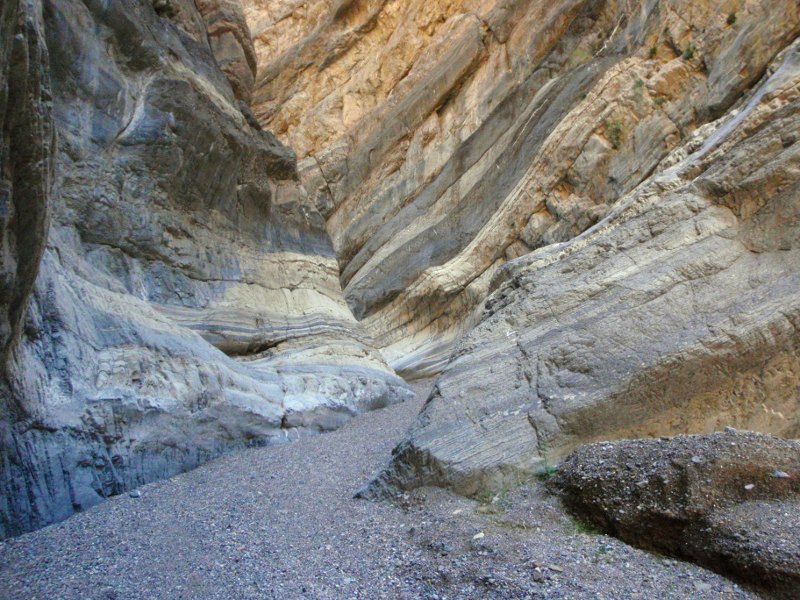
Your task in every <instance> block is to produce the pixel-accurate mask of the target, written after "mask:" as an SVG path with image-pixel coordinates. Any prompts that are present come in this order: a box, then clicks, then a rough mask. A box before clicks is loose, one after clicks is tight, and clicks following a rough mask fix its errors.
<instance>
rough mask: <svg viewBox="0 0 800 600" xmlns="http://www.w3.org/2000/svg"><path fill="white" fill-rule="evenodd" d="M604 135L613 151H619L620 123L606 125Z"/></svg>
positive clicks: (620, 139) (612, 122)
mask: <svg viewBox="0 0 800 600" xmlns="http://www.w3.org/2000/svg"><path fill="white" fill-rule="evenodd" d="M606 135H607V136H608V141H609V142H611V145H612V146H613V147H614V149H615V150H617V149H619V147H620V144H622V123H621V122H620V121H611V123H607V124H606Z"/></svg>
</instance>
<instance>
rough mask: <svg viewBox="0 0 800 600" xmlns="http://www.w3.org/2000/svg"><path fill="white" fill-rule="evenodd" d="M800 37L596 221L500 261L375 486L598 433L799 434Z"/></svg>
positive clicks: (514, 460)
mask: <svg viewBox="0 0 800 600" xmlns="http://www.w3.org/2000/svg"><path fill="white" fill-rule="evenodd" d="M798 139H800V42H794V43H793V44H791V45H790V46H789V47H788V48H786V49H784V50H783V51H782V52H781V53H780V54H779V55H778V56H777V57H776V59H775V60H774V61H773V63H772V64H771V66H770V67H769V68H768V70H767V72H766V73H765V75H764V76H763V78H762V81H761V82H760V83H759V84H758V85H757V86H755V87H754V89H753V91H752V92H751V93H750V94H748V95H747V96H746V97H745V98H744V99H743V100H742V101H741V103H739V104H738V105H737V107H736V108H734V109H733V110H731V111H730V113H729V114H727V115H725V116H724V117H723V118H721V119H720V120H718V121H715V122H714V123H712V124H710V125H708V126H706V127H703V128H701V129H700V130H698V131H697V132H696V135H694V136H692V138H691V139H690V140H688V141H687V142H686V143H684V144H683V145H681V146H680V147H679V148H677V149H676V150H675V151H674V152H673V153H671V154H670V155H669V156H668V157H667V158H666V159H664V160H663V161H662V162H661V163H660V164H659V169H657V172H656V173H655V174H654V175H652V176H651V177H649V178H648V179H647V180H645V181H644V182H643V183H642V184H640V185H639V186H638V187H637V188H636V189H635V190H633V191H632V192H630V193H629V194H627V195H625V196H623V198H622V199H621V200H620V201H619V202H618V203H617V205H616V206H615V207H614V208H613V209H612V210H611V212H610V213H609V214H608V215H607V216H606V217H605V218H604V219H603V220H602V221H601V222H600V223H598V224H597V225H596V226H595V227H593V228H591V229H590V230H588V231H586V232H585V233H583V234H581V235H580V236H578V237H576V238H574V239H573V240H571V241H569V242H566V243H562V244H553V245H550V246H547V247H545V248H542V249H540V250H537V251H535V252H532V253H530V254H528V255H526V256H524V257H521V258H519V259H517V260H514V261H509V262H508V263H506V265H504V266H503V267H502V269H500V270H499V271H498V273H497V274H496V276H495V278H494V279H493V282H492V289H493V290H495V291H494V293H493V294H492V295H491V296H490V297H489V299H488V300H487V302H486V305H485V310H484V312H483V315H482V318H481V322H480V323H479V324H478V325H477V326H476V327H475V328H474V329H473V330H472V331H470V332H469V333H468V334H467V335H466V336H465V337H464V338H463V339H462V340H461V342H460V343H459V345H458V347H457V348H456V350H455V352H454V353H453V356H452V358H451V361H450V363H449V364H448V365H447V368H446V369H445V371H444V373H443V374H442V376H441V377H440V378H439V379H438V381H437V383H436V386H435V389H434V391H433V394H432V396H431V398H430V399H429V401H428V403H427V405H426V406H425V408H424V410H423V412H422V414H421V415H420V417H419V418H418V420H417V422H416V423H415V424H414V426H413V427H412V430H411V432H410V433H409V436H408V438H407V439H406V440H405V441H404V442H403V443H401V444H400V445H399V446H398V447H397V448H396V449H395V452H394V456H393V459H392V462H391V464H390V465H389V466H388V468H387V469H386V470H385V471H384V472H383V473H381V474H380V476H379V477H378V478H377V479H376V480H375V481H374V482H373V483H372V484H371V486H370V487H369V488H368V489H367V490H365V491H364V493H365V494H366V495H371V494H379V493H383V492H384V491H386V490H387V488H388V489H389V490H391V489H393V488H396V487H401V488H406V487H416V486H419V485H427V484H436V485H448V486H451V487H453V488H455V489H457V490H459V491H461V492H462V493H465V494H474V493H476V492H478V491H482V490H486V489H502V488H504V487H505V486H508V485H513V484H514V483H515V482H519V481H524V480H526V478H528V477H531V476H532V475H534V474H535V473H537V472H539V471H541V470H542V469H547V468H549V467H552V465H553V464H554V463H555V462H557V461H558V460H559V459H560V458H562V457H563V456H564V455H565V454H566V453H567V452H569V451H571V450H573V449H574V448H576V447H577V446H580V445H581V444H585V443H587V442H591V441H596V440H608V439H618V438H622V439H629V438H638V437H658V436H665V435H673V434H678V433H705V432H709V431H715V430H719V429H721V428H723V427H725V426H734V427H737V428H744V429H755V430H758V431H766V432H773V433H776V434H778V435H781V436H786V437H797V436H799V435H800V411H798V407H799V406H800V145H798V143H797V141H798Z"/></svg>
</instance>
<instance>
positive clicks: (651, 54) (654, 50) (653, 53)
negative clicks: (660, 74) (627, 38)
mask: <svg viewBox="0 0 800 600" xmlns="http://www.w3.org/2000/svg"><path fill="white" fill-rule="evenodd" d="M656 54H658V48H656V47H655V46H653V47H652V48H650V58H655V57H656Z"/></svg>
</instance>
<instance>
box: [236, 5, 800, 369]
mask: <svg viewBox="0 0 800 600" xmlns="http://www.w3.org/2000/svg"><path fill="white" fill-rule="evenodd" d="M245 13H246V15H247V18H248V22H249V25H250V28H251V30H252V32H253V37H254V40H255V49H256V53H257V56H258V64H259V70H258V76H257V82H256V86H255V91H254V96H253V99H254V105H253V108H254V112H255V113H256V116H257V117H258V119H259V120H260V121H261V122H262V124H264V125H265V126H267V127H269V128H270V129H271V130H273V131H275V132H276V134H277V135H278V137H280V138H281V139H282V140H283V141H285V142H287V143H288V144H289V145H291V146H292V147H293V148H294V149H295V150H296V151H297V152H298V156H299V158H300V173H301V177H302V179H303V182H304V184H305V186H306V188H307V189H308V190H309V193H310V194H311V195H312V196H313V197H314V198H315V203H316V205H317V206H318V207H319V209H320V211H321V213H322V214H323V215H324V216H325V217H326V220H327V228H328V231H329V233H330V235H331V237H332V240H333V244H334V248H335V250H336V254H337V257H338V259H339V264H340V267H341V271H342V276H341V277H342V283H343V284H344V285H345V295H346V297H347V300H348V303H349V304H350V306H351V307H352V308H353V311H354V313H355V315H356V316H357V317H358V318H359V319H361V320H362V323H363V324H364V326H365V327H366V329H367V330H368V331H369V332H370V333H371V334H372V335H373V336H374V338H375V339H376V342H377V344H378V345H379V346H380V347H381V349H382V350H383V353H384V355H385V356H386V357H387V360H388V361H389V362H390V364H392V365H393V366H394V367H395V368H397V369H399V370H400V371H401V372H402V373H404V374H407V375H409V376H421V375H425V374H430V373H434V372H437V371H439V370H441V368H442V367H443V366H444V364H445V363H446V361H447V359H448V357H449V355H450V351H451V349H452V345H453V343H454V342H455V340H456V339H457V338H458V336H459V335H460V334H461V333H462V332H464V331H465V330H467V329H468V328H469V327H470V326H471V325H472V324H473V323H474V322H475V320H476V318H477V317H478V314H477V313H476V311H478V312H479V311H480V305H481V303H482V302H483V300H484V299H485V297H486V294H487V293H488V286H489V281H490V280H491V278H492V276H493V274H494V272H495V271H496V270H497V269H498V267H499V266H500V265H501V264H502V263H503V262H505V261H506V260H508V259H513V258H517V257H518V256H521V255H523V254H526V253H528V252H530V251H531V250H534V249H536V248H538V247H541V246H543V245H547V244H551V243H555V242H564V241H568V240H569V239H572V238H574V237H575V236H576V235H578V234H580V233H581V232H583V231H585V230H586V229H587V228H589V227H591V226H592V225H593V224H595V223H596V222H597V221H598V220H600V219H602V218H603V216H604V215H605V214H606V213H607V212H608V211H609V210H610V208H611V207H612V206H614V204H615V203H616V202H617V201H618V199H619V198H620V197H622V196H624V195H625V194H627V193H628V192H630V191H631V190H633V189H634V188H635V187H636V186H637V185H639V184H640V183H641V182H642V181H644V180H645V179H646V178H648V177H649V176H650V175H651V174H652V173H653V172H654V170H657V169H658V168H659V167H658V165H659V164H660V162H661V161H662V160H663V159H664V157H665V156H666V155H667V154H668V153H669V152H671V151H672V150H673V149H675V148H676V147H677V146H678V145H680V144H681V142H682V140H685V139H686V138H687V137H688V136H689V135H690V134H691V133H692V132H693V131H695V130H696V129H697V128H698V127H700V126H701V125H703V124H704V123H707V122H709V121H711V120H713V119H716V118H717V117H719V116H721V115H722V114H723V113H725V112H726V111H727V110H728V109H729V108H730V107H731V106H732V104H733V103H734V102H735V101H736V100H737V99H738V98H739V97H740V96H741V94H743V93H744V92H746V90H748V89H749V88H750V87H751V86H752V85H753V84H754V83H755V82H756V81H757V80H758V79H759V78H760V77H761V76H762V74H763V72H764V70H765V68H766V66H767V64H768V63H769V62H770V61H771V60H772V59H773V57H774V56H775V54H777V53H778V52H779V51H780V50H781V49H782V48H784V47H785V46H786V45H787V44H788V43H789V41H790V40H791V39H792V38H793V37H794V36H796V35H797V32H798V30H799V27H800V20H799V19H798V15H797V6H796V3H794V2H791V1H789V0H760V1H753V2H750V1H748V2H744V1H733V0H731V1H730V2H725V3H723V4H719V3H711V2H695V1H689V0H664V1H661V2H656V1H646V2H630V1H613V0H609V1H588V0H575V1H569V2H546V1H544V0H536V1H533V2H521V1H518V0H494V1H489V2H486V1H482V2H475V1H471V0H435V1H429V0H425V1H423V0H412V1H409V2H390V1H386V0H374V1H364V2H353V1H336V2H334V1H332V0H312V1H310V2H299V1H296V0H294V1H292V0H286V1H278V0H248V2H246V3H245ZM732 13H733V14H735V16H736V19H735V22H734V23H732V24H729V23H728V22H727V20H728V15H730V14H732Z"/></svg>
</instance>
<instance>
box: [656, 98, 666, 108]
mask: <svg viewBox="0 0 800 600" xmlns="http://www.w3.org/2000/svg"><path fill="white" fill-rule="evenodd" d="M653 102H655V103H656V106H663V105H664V104H666V102H667V99H666V98H665V97H664V96H659V97H658V98H656V99H655V100H653Z"/></svg>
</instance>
